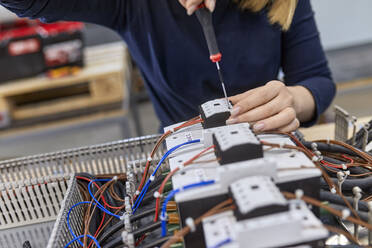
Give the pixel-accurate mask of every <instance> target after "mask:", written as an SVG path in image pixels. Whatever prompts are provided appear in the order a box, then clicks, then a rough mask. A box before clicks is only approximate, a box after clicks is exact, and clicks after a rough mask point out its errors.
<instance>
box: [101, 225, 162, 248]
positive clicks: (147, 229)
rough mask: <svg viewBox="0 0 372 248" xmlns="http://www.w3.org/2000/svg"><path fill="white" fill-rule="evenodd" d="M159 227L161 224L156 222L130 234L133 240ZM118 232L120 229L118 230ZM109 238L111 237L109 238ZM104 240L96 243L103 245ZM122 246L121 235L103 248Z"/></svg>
mask: <svg viewBox="0 0 372 248" xmlns="http://www.w3.org/2000/svg"><path fill="white" fill-rule="evenodd" d="M159 227H161V222H160V221H158V222H154V223H151V224H149V225H146V226H145V227H143V228H141V229H137V230H135V231H133V232H132V234H133V236H134V238H135V239H137V238H139V237H141V236H142V235H144V234H146V233H149V232H152V231H154V230H156V229H158V228H159ZM119 230H120V228H119ZM109 237H111V235H110V236H109ZM105 241H106V240H104V241H98V243H99V244H101V245H103V244H104V243H105ZM122 244H123V238H122V237H121V235H120V236H119V237H116V238H114V239H113V240H111V241H110V242H108V243H107V245H104V246H103V248H113V247H117V246H119V245H122Z"/></svg>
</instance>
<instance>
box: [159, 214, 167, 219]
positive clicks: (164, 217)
mask: <svg viewBox="0 0 372 248" xmlns="http://www.w3.org/2000/svg"><path fill="white" fill-rule="evenodd" d="M159 219H160V220H161V221H167V213H164V215H163V214H161V215H160V217H159Z"/></svg>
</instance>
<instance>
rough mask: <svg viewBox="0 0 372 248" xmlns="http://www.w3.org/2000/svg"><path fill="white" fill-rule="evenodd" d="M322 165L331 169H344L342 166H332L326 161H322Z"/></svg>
mask: <svg viewBox="0 0 372 248" xmlns="http://www.w3.org/2000/svg"><path fill="white" fill-rule="evenodd" d="M320 162H321V163H322V164H324V165H327V166H329V167H332V168H335V169H342V166H341V165H336V164H330V163H328V162H326V161H324V160H322V161H320Z"/></svg>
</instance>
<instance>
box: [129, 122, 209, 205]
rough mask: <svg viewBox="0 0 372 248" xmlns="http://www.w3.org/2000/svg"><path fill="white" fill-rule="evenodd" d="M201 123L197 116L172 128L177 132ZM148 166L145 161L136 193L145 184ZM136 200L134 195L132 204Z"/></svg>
mask: <svg viewBox="0 0 372 248" xmlns="http://www.w3.org/2000/svg"><path fill="white" fill-rule="evenodd" d="M201 122H203V120H202V119H201V118H200V116H197V117H194V118H192V119H190V120H188V121H186V122H185V123H183V124H181V125H179V126H178V127H175V128H174V131H178V130H180V129H182V128H185V127H188V126H192V125H195V124H198V123H201ZM171 133H172V132H171V131H167V132H166V133H164V134H163V135H162V136H161V137H160V138H159V140H161V139H162V138H164V137H165V136H168V135H170V134H171ZM151 158H152V157H151ZM150 164H151V162H150V161H147V162H146V166H145V171H144V172H143V174H142V179H141V182H140V185H139V186H138V188H137V192H138V191H141V190H142V187H143V185H144V183H145V180H146V174H147V172H148V170H149V169H150ZM136 199H137V195H135V196H134V197H133V202H134V201H135V200H136Z"/></svg>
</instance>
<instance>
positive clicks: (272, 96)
mask: <svg viewBox="0 0 372 248" xmlns="http://www.w3.org/2000/svg"><path fill="white" fill-rule="evenodd" d="M230 101H231V102H232V103H233V105H234V107H233V109H232V111H231V117H230V119H229V120H227V122H226V123H227V124H235V123H240V122H249V123H252V124H254V125H253V129H254V130H255V131H269V130H280V131H283V132H291V131H294V130H296V129H297V128H298V127H299V126H300V121H302V122H305V121H309V120H311V119H312V118H313V116H314V112H315V101H314V98H313V96H312V94H311V93H310V91H308V90H307V89H306V88H305V87H302V86H293V87H287V86H285V84H284V83H282V82H280V81H270V82H268V83H267V84H266V85H265V86H262V87H258V88H256V89H252V90H249V91H246V92H244V93H242V94H239V95H236V96H233V97H230Z"/></svg>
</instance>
